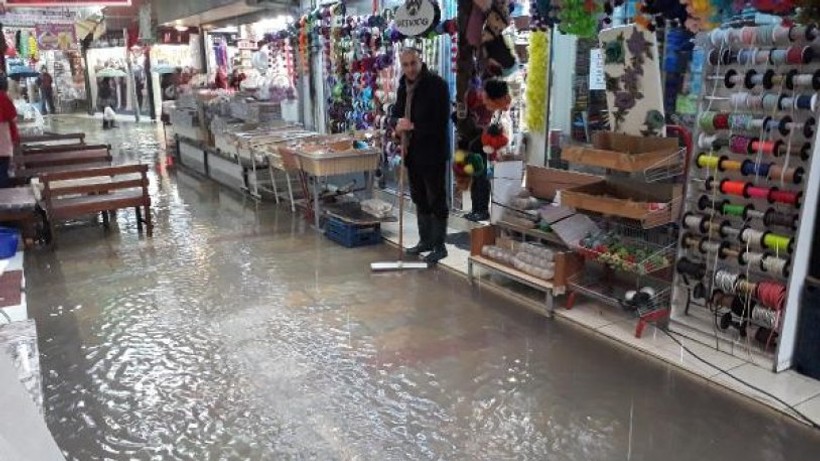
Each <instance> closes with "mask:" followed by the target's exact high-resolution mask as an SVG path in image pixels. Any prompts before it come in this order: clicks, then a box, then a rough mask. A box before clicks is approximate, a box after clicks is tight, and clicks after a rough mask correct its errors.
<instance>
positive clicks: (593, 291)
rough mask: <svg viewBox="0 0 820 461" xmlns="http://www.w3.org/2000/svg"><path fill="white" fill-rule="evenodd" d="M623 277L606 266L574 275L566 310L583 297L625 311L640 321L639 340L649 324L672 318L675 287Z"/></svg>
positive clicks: (636, 335) (663, 281)
mask: <svg viewBox="0 0 820 461" xmlns="http://www.w3.org/2000/svg"><path fill="white" fill-rule="evenodd" d="M620 275H622V274H617V273H616V272H615V271H613V270H611V269H609V268H607V267H604V268H599V269H592V268H587V270H586V271H584V272H579V273H577V274H575V275H573V276H572V277H570V278H569V280H568V286H569V290H570V294H569V295H568V296H567V303H566V308H567V309H572V308H573V307H574V305H575V302H576V297H577V296H579V295H580V296H583V297H585V298H587V299H591V300H594V301H596V302H598V303H600V304H603V305H605V306H609V307H613V308H618V309H622V310H623V311H625V312H628V313H630V314H632V315H634V316H635V317H637V318H638V323H637V324H636V326H635V337H637V338H640V337H641V335H642V334H643V331H644V329H645V328H646V325H647V324H648V323H656V324H658V323H660V322H665V321H666V320H667V319H668V318H669V311H670V308H671V304H670V303H671V295H672V285H671V284H670V283H669V281H668V280H664V279H660V278H654V277H646V276H645V277H640V278H635V277H622V276H620ZM630 292H631V293H630ZM641 293H643V294H641Z"/></svg>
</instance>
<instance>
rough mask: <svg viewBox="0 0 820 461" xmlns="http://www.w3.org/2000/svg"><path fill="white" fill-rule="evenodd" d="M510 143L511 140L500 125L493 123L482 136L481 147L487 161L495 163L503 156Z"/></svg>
mask: <svg viewBox="0 0 820 461" xmlns="http://www.w3.org/2000/svg"><path fill="white" fill-rule="evenodd" d="M509 143H510V138H509V137H508V136H507V134H506V133H505V132H504V127H503V126H501V124H500V123H493V124H491V125H490V126H488V127H487V129H486V130H484V133H483V134H482V135H481V145H482V149H483V151H484V153H485V154H487V159H488V160H489V161H491V162H494V161H496V160H497V159H498V157H500V156H501V155H503V153H504V149H505V148H506V147H507V144H509Z"/></svg>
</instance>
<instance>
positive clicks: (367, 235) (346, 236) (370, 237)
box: [325, 218, 382, 248]
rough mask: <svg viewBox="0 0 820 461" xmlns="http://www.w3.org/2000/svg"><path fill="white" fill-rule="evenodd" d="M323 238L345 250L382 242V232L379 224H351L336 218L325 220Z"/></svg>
mask: <svg viewBox="0 0 820 461" xmlns="http://www.w3.org/2000/svg"><path fill="white" fill-rule="evenodd" d="M325 236H326V237H327V238H329V239H330V240H332V241H334V242H336V243H338V244H339V245H342V246H345V247H347V248H355V247H361V246H365V245H377V244H379V243H381V241H382V231H381V226H380V225H379V224H367V225H361V224H352V223H346V222H344V221H342V220H340V219H337V218H329V219H328V220H327V224H326V225H325Z"/></svg>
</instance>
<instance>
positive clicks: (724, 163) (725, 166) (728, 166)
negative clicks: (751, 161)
mask: <svg viewBox="0 0 820 461" xmlns="http://www.w3.org/2000/svg"><path fill="white" fill-rule="evenodd" d="M742 166H743V163H742V162H739V161H737V160H729V159H722V160H721V161H720V164H719V165H718V169H719V170H720V171H740V169H741V168H742Z"/></svg>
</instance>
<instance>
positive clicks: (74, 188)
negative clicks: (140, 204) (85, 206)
mask: <svg viewBox="0 0 820 461" xmlns="http://www.w3.org/2000/svg"><path fill="white" fill-rule="evenodd" d="M40 179H41V181H42V182H43V199H44V200H45V201H46V204H47V206H49V207H50V206H51V200H53V199H55V198H59V197H62V196H76V195H94V194H106V193H109V192H113V191H116V190H123V189H136V188H139V189H142V195H143V196H145V197H148V165H121V166H107V167H101V168H88V169H84V170H75V171H61V172H57V173H46V174H43V175H42V176H41V177H40ZM77 180H81V181H77ZM60 182H63V184H65V185H60V184H59V183H60ZM101 199H104V196H103V197H101Z"/></svg>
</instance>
